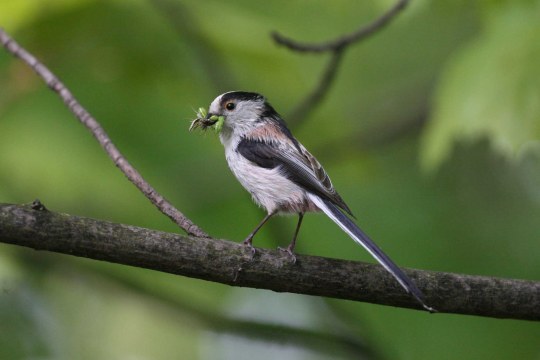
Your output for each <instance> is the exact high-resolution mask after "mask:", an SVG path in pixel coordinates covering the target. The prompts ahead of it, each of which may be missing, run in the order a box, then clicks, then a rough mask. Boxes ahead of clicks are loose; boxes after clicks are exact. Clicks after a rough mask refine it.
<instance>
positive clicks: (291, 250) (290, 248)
mask: <svg viewBox="0 0 540 360" xmlns="http://www.w3.org/2000/svg"><path fill="white" fill-rule="evenodd" d="M303 218H304V213H298V224H296V230H295V231H294V236H293V239H292V241H291V243H290V244H289V246H287V247H286V248H285V249H283V248H278V249H279V250H281V251H285V252H287V253H288V254H289V255H290V256H291V257H292V259H293V264H294V263H296V255H294V247H295V246H296V238H298V233H299V232H300V226H301V225H302V219H303Z"/></svg>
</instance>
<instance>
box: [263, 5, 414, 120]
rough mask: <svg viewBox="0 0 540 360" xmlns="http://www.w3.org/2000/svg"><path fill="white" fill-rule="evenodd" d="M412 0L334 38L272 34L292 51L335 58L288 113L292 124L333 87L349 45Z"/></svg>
mask: <svg viewBox="0 0 540 360" xmlns="http://www.w3.org/2000/svg"><path fill="white" fill-rule="evenodd" d="M408 3H409V0H398V2H397V3H396V4H395V5H394V6H393V7H392V8H390V9H389V10H388V11H387V12H386V13H384V14H383V15H381V16H380V17H379V18H377V19H376V20H374V21H373V22H371V23H370V24H368V25H363V26H362V27H360V28H359V29H358V30H356V31H354V32H352V33H350V34H346V35H342V36H340V37H338V38H336V39H334V40H330V41H326V42H322V43H303V42H299V41H296V40H293V39H291V38H288V37H286V36H283V35H281V34H279V33H278V32H273V33H272V34H271V36H272V38H273V39H274V41H275V42H276V43H277V44H279V45H283V46H285V47H287V48H288V49H289V50H292V51H297V52H302V53H307V52H310V53H322V52H331V53H332V57H331V58H330V61H329V62H328V64H327V65H326V68H325V70H324V72H323V74H322V77H321V79H320V80H319V82H318V83H317V85H316V87H315V89H314V90H312V91H311V92H310V93H309V94H308V95H307V96H306V97H305V98H304V100H302V101H301V102H300V103H299V105H297V106H296V108H295V109H294V110H293V111H291V113H290V114H289V115H288V119H289V123H291V124H292V125H295V124H298V123H300V122H301V121H303V120H304V119H305V118H306V117H307V115H309V113H310V112H312V111H313V110H314V109H315V107H316V106H317V105H319V104H320V103H321V101H322V100H323V99H324V97H325V96H326V94H327V93H328V91H329V90H330V87H331V85H332V83H333V81H334V78H335V77H336V75H337V71H338V68H339V65H340V64H341V60H342V58H343V54H344V52H345V50H346V49H348V47H349V46H350V45H352V44H354V43H358V42H360V40H363V39H365V38H366V37H368V36H370V35H372V34H374V33H375V32H376V31H379V30H381V29H382V28H383V27H384V26H385V25H387V24H388V23H389V22H390V20H392V19H393V18H395V17H396V15H397V14H398V13H399V12H401V10H403V9H404V8H405V7H406V6H407V4H408Z"/></svg>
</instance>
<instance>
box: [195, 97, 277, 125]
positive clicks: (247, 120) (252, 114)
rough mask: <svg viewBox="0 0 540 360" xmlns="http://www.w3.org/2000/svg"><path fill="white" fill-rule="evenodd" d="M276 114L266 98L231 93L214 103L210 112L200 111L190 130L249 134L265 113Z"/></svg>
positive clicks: (215, 100)
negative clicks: (198, 128)
mask: <svg viewBox="0 0 540 360" xmlns="http://www.w3.org/2000/svg"><path fill="white" fill-rule="evenodd" d="M268 111H272V112H274V110H273V109H272V107H271V106H270V105H269V104H268V103H267V102H266V99H265V98H264V96H262V95H260V94H257V93H253V92H245V91H231V92H226V93H224V94H221V95H219V96H218V97H217V98H215V99H214V101H212V103H211V104H210V107H209V108H208V112H206V111H205V109H199V113H198V114H197V119H195V120H194V121H193V122H192V124H191V128H190V129H194V128H197V127H200V128H202V129H203V130H205V129H207V128H209V127H213V128H214V129H215V130H216V131H217V132H221V131H225V132H228V133H230V132H239V133H244V132H248V131H249V130H250V129H253V127H254V126H256V124H257V123H259V122H260V121H261V119H263V118H265V116H264V115H265V113H267V112H268Z"/></svg>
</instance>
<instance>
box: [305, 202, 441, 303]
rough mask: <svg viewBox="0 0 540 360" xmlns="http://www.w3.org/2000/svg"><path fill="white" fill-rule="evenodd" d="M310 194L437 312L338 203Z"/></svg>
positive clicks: (409, 291) (337, 221)
mask: <svg viewBox="0 0 540 360" xmlns="http://www.w3.org/2000/svg"><path fill="white" fill-rule="evenodd" d="M308 196H309V198H310V199H311V201H313V202H314V203H315V205H317V207H318V208H319V209H321V210H322V211H323V212H324V213H325V214H326V215H327V216H328V217H329V218H330V219H332V221H334V222H335V223H336V224H337V225H339V227H340V228H341V229H342V230H343V231H345V232H346V233H347V234H348V235H349V236H350V237H351V238H352V239H353V240H354V241H356V242H357V243H358V244H360V245H362V246H363V247H364V249H366V250H367V251H368V252H369V253H370V254H371V256H373V257H374V258H375V259H376V260H377V261H378V262H379V263H380V264H381V265H382V266H383V267H384V268H385V269H386V270H387V271H388V272H389V273H390V274H392V275H393V276H394V278H395V279H396V280H397V281H398V282H399V284H400V285H401V286H403V288H404V289H405V290H406V291H407V292H408V293H410V294H411V295H412V296H414V298H415V299H416V300H418V302H419V303H420V304H422V306H423V307H424V309H426V310H427V311H429V312H435V310H434V309H433V308H431V307H429V306H427V305H426V303H425V302H424V294H422V292H421V291H420V289H418V288H417V287H416V285H415V284H414V282H413V281H412V280H411V279H410V278H409V277H408V276H407V275H406V274H405V273H404V272H403V271H402V270H401V269H400V268H399V267H398V266H397V265H396V264H395V263H394V262H393V261H392V260H391V259H390V258H389V257H388V256H387V255H386V254H385V253H383V251H382V250H381V249H380V248H379V247H378V246H377V245H376V244H375V243H374V242H373V241H372V240H371V239H370V238H369V237H368V236H367V235H366V234H365V233H364V232H363V231H362V230H361V229H360V228H359V227H358V226H357V225H356V224H355V223H354V222H353V221H352V220H351V219H349V218H348V217H347V216H346V215H344V214H343V213H342V212H341V210H339V208H338V207H337V206H336V205H334V204H332V203H331V202H330V201H328V200H324V199H321V198H320V197H318V196H317V195H314V194H308Z"/></svg>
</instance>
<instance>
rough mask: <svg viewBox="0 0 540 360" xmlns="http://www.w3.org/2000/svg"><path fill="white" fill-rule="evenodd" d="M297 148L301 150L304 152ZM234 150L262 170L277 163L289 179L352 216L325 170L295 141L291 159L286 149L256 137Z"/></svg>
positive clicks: (243, 141)
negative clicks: (293, 153) (293, 155)
mask: <svg viewBox="0 0 540 360" xmlns="http://www.w3.org/2000/svg"><path fill="white" fill-rule="evenodd" d="M297 149H298V150H297ZM299 150H303V151H304V152H305V153H307V154H305V153H303V152H300V151H299ZM236 151H237V152H238V153H239V154H241V155H242V156H243V157H245V158H246V159H248V160H249V161H251V162H253V163H255V164H257V165H258V166H260V167H263V168H265V169H274V168H276V167H278V166H279V167H280V169H281V172H282V173H283V175H284V176H286V177H287V178H288V179H289V180H291V181H292V182H294V183H295V184H297V185H299V186H301V187H303V188H304V189H306V190H307V191H309V192H311V193H313V194H315V195H317V196H319V197H321V198H323V199H326V200H328V201H330V202H332V203H333V204H335V205H337V206H339V207H340V208H342V209H343V210H345V211H346V212H347V213H348V214H350V215H351V216H353V215H352V213H351V210H350V209H349V207H348V206H347V204H345V202H344V201H343V199H342V198H341V196H339V194H338V193H337V192H336V191H335V190H334V188H333V187H332V186H331V182H330V179H329V178H328V176H327V175H326V172H325V171H324V169H323V168H322V167H321V166H320V164H319V163H318V162H317V161H316V160H315V158H313V156H312V155H311V154H309V153H308V152H307V150H305V149H303V147H301V146H299V145H298V144H295V153H297V154H298V156H296V157H295V158H294V159H291V156H287V150H285V149H282V148H280V147H279V146H278V145H276V144H274V143H271V142H265V141H262V140H258V139H248V138H244V139H242V140H241V141H240V143H239V144H238V147H237V148H236Z"/></svg>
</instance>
